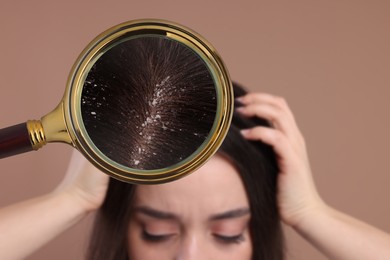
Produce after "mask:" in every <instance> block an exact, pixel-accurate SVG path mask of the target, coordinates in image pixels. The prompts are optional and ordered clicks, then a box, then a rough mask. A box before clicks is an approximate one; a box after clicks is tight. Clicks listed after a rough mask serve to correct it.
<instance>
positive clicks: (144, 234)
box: [142, 230, 172, 243]
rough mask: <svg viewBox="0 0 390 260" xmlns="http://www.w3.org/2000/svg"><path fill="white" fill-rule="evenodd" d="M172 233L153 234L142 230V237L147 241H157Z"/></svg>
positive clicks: (161, 240)
mask: <svg viewBox="0 0 390 260" xmlns="http://www.w3.org/2000/svg"><path fill="white" fill-rule="evenodd" d="M171 236H172V235H153V234H150V233H148V232H147V231H146V230H142V239H143V240H145V241H148V242H153V243H158V242H164V241H165V240H167V239H168V238H169V237H171Z"/></svg>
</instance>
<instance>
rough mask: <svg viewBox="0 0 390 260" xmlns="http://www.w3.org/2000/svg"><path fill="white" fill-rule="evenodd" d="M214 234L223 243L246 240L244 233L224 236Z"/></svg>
mask: <svg viewBox="0 0 390 260" xmlns="http://www.w3.org/2000/svg"><path fill="white" fill-rule="evenodd" d="M213 236H214V237H215V238H216V239H217V240H218V241H219V242H222V243H225V244H239V243H241V242H243V241H244V235H243V234H238V235H235V236H224V235H220V234H213Z"/></svg>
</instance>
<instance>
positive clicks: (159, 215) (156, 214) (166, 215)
mask: <svg viewBox="0 0 390 260" xmlns="http://www.w3.org/2000/svg"><path fill="white" fill-rule="evenodd" d="M134 211H136V212H139V213H141V214H143V215H146V216H149V217H152V218H156V219H163V220H178V219H179V217H178V216H177V215H175V214H173V213H170V212H166V211H161V210H157V209H153V208H150V207H146V206H140V207H135V208H134Z"/></svg>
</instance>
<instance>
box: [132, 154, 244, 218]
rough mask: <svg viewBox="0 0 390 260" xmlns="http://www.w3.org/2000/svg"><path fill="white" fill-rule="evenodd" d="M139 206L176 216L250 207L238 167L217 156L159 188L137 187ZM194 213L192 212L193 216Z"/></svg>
mask: <svg viewBox="0 0 390 260" xmlns="http://www.w3.org/2000/svg"><path fill="white" fill-rule="evenodd" d="M134 203H135V204H136V206H149V207H153V208H157V209H161V210H168V211H171V212H173V213H176V214H181V213H183V214H187V213H188V214H195V213H199V211H202V212H203V213H204V214H213V213H217V212H222V211H225V210H231V209H232V208H240V207H248V200H247V196H246V192H245V188H244V185H243V183H242V181H241V178H240V176H239V173H238V171H237V170H236V168H235V167H234V166H233V165H232V164H231V163H230V162H229V161H228V160H227V159H225V158H223V157H222V156H220V155H214V156H213V157H212V158H211V159H210V160H209V161H208V162H207V163H206V164H204V165H203V166H202V167H201V168H199V169H198V170H196V171H195V172H194V173H192V174H190V175H189V176H186V177H184V178H182V179H179V180H176V181H173V182H170V183H165V184H159V185H148V186H143V185H140V186H138V187H137V188H136V193H135V201H134ZM190 212H192V213H190Z"/></svg>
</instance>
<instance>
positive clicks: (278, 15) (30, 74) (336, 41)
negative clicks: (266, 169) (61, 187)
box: [0, 0, 390, 260]
mask: <svg viewBox="0 0 390 260" xmlns="http://www.w3.org/2000/svg"><path fill="white" fill-rule="evenodd" d="M389 14H390V2H389V1H386V0H383V1H353V0H350V1H339V0H333V1H325V0H323V1H312V0H306V1H305V0H299V1H288V0H285V1H271V0H269V1H240V2H239V1H210V0H199V1H191V2H190V1H172V0H166V1H146V0H143V1H129V0H128V1H124V0H123V1H97V0H90V1H81V0H77V1H76V0H73V1H70V0H68V1H52V0H51V1H49V0H48V1H42V0H35V1H5V0H1V2H0V33H1V36H0V37H1V38H0V39H1V40H0V51H1V56H0V80H1V84H0V88H1V91H0V127H6V126H9V125H12V124H16V123H19V122H23V121H25V120H26V119H38V118H40V117H41V116H42V115H44V114H45V113H47V112H49V111H50V110H51V109H52V108H54V107H55V105H56V104H57V103H58V101H59V100H60V98H61V96H62V93H63V90H64V87H65V83H66V80H67V76H68V72H69V70H70V68H71V66H72V64H73V62H74V61H75V59H76V58H77V56H78V54H79V53H80V52H81V50H82V49H83V48H84V47H85V46H86V44H87V43H88V42H89V41H90V40H91V39H93V38H94V37H95V36H96V35H97V34H99V33H100V32H102V31H103V30H105V29H107V28H109V27H111V26H113V25H115V24H117V23H120V22H123V21H126V20H131V19H136V18H146V17H150V18H164V19H168V20H173V21H176V22H179V23H182V24H184V25H186V26H188V27H190V28H192V29H194V30H196V31H198V32H199V33H201V34H202V35H203V36H205V37H206V38H207V39H208V40H209V41H210V42H211V43H212V44H213V45H214V46H215V47H216V48H217V49H218V51H219V52H220V54H221V55H222V57H223V59H224V60H225V62H226V64H227V66H228V68H229V70H230V73H231V76H232V78H233V79H235V80H236V81H239V82H241V83H243V84H244V85H246V86H248V87H249V88H250V89H252V90H260V91H266V92H271V93H274V94H277V95H281V96H284V97H285V98H286V99H287V100H288V101H289V104H290V105H291V107H292V109H293V111H294V112H295V115H296V117H297V120H298V123H299V125H300V128H301V129H302V131H303V133H304V135H305V137H306V140H307V143H308V148H309V151H310V157H311V163H312V168H313V172H314V175H315V180H316V182H317V185H318V189H319V191H320V193H321V195H322V196H323V198H324V199H325V200H326V201H327V202H328V203H330V204H331V205H333V206H334V207H337V208H339V209H341V210H343V211H345V212H347V213H350V214H352V215H354V216H356V217H358V218H360V219H363V220H365V221H367V222H369V223H371V224H373V225H375V226H377V227H379V228H381V229H384V230H386V231H388V232H390V221H389V219H390V206H389V203H388V198H389V197H390V190H389V189H388V186H389V183H390V170H389V165H388V162H389V151H388V150H389V147H390V137H389V136H388V134H389V133H390V117H389V111H390V102H389V101H388V98H389V95H390V88H389V83H390V73H389V69H390V52H389V46H390V35H389V34H390V32H389V30H390V15H389ZM70 153H71V148H70V147H68V146H66V145H61V144H51V145H48V146H46V147H45V148H44V149H42V150H41V151H40V152H34V153H29V154H24V155H20V156H16V157H13V158H7V159H3V160H1V161H0V169H1V170H0V171H1V173H0V206H4V205H7V204H10V203H14V202H16V201H19V200H23V199H26V198H29V197H32V196H36V195H39V194H43V193H45V192H49V191H50V190H51V189H52V188H54V187H55V185H56V184H57V183H58V182H59V181H60V180H61V178H62V176H63V174H64V171H65V168H66V165H67V161H68V159H69V156H70ZM42 214H44V213H42ZM90 222H91V217H90V218H88V219H86V220H84V221H82V222H81V223H80V224H78V225H77V226H76V227H74V228H72V229H71V230H70V231H68V232H66V233H65V234H63V235H62V236H60V237H59V238H58V239H56V240H54V241H53V242H52V243H50V244H48V245H47V246H45V247H44V248H42V250H40V251H38V252H37V253H36V254H34V255H33V256H31V257H30V258H29V259H32V260H35V259H82V258H83V253H82V252H83V250H84V247H85V245H86V241H87V240H86V238H87V236H88V230H89V225H90ZM31 225H34V223H31ZM327 228H328V227H327ZM329 228H331V227H329ZM0 232H1V230H0ZM286 233H287V241H288V250H287V255H288V259H325V258H324V257H323V256H321V255H320V254H319V253H318V252H317V251H316V250H315V249H313V248H312V247H311V246H310V245H309V244H307V243H306V242H305V241H304V240H303V239H302V238H300V237H299V236H298V235H296V234H295V233H294V232H293V231H292V230H291V229H290V228H286ZM37 236H39V234H37Z"/></svg>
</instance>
